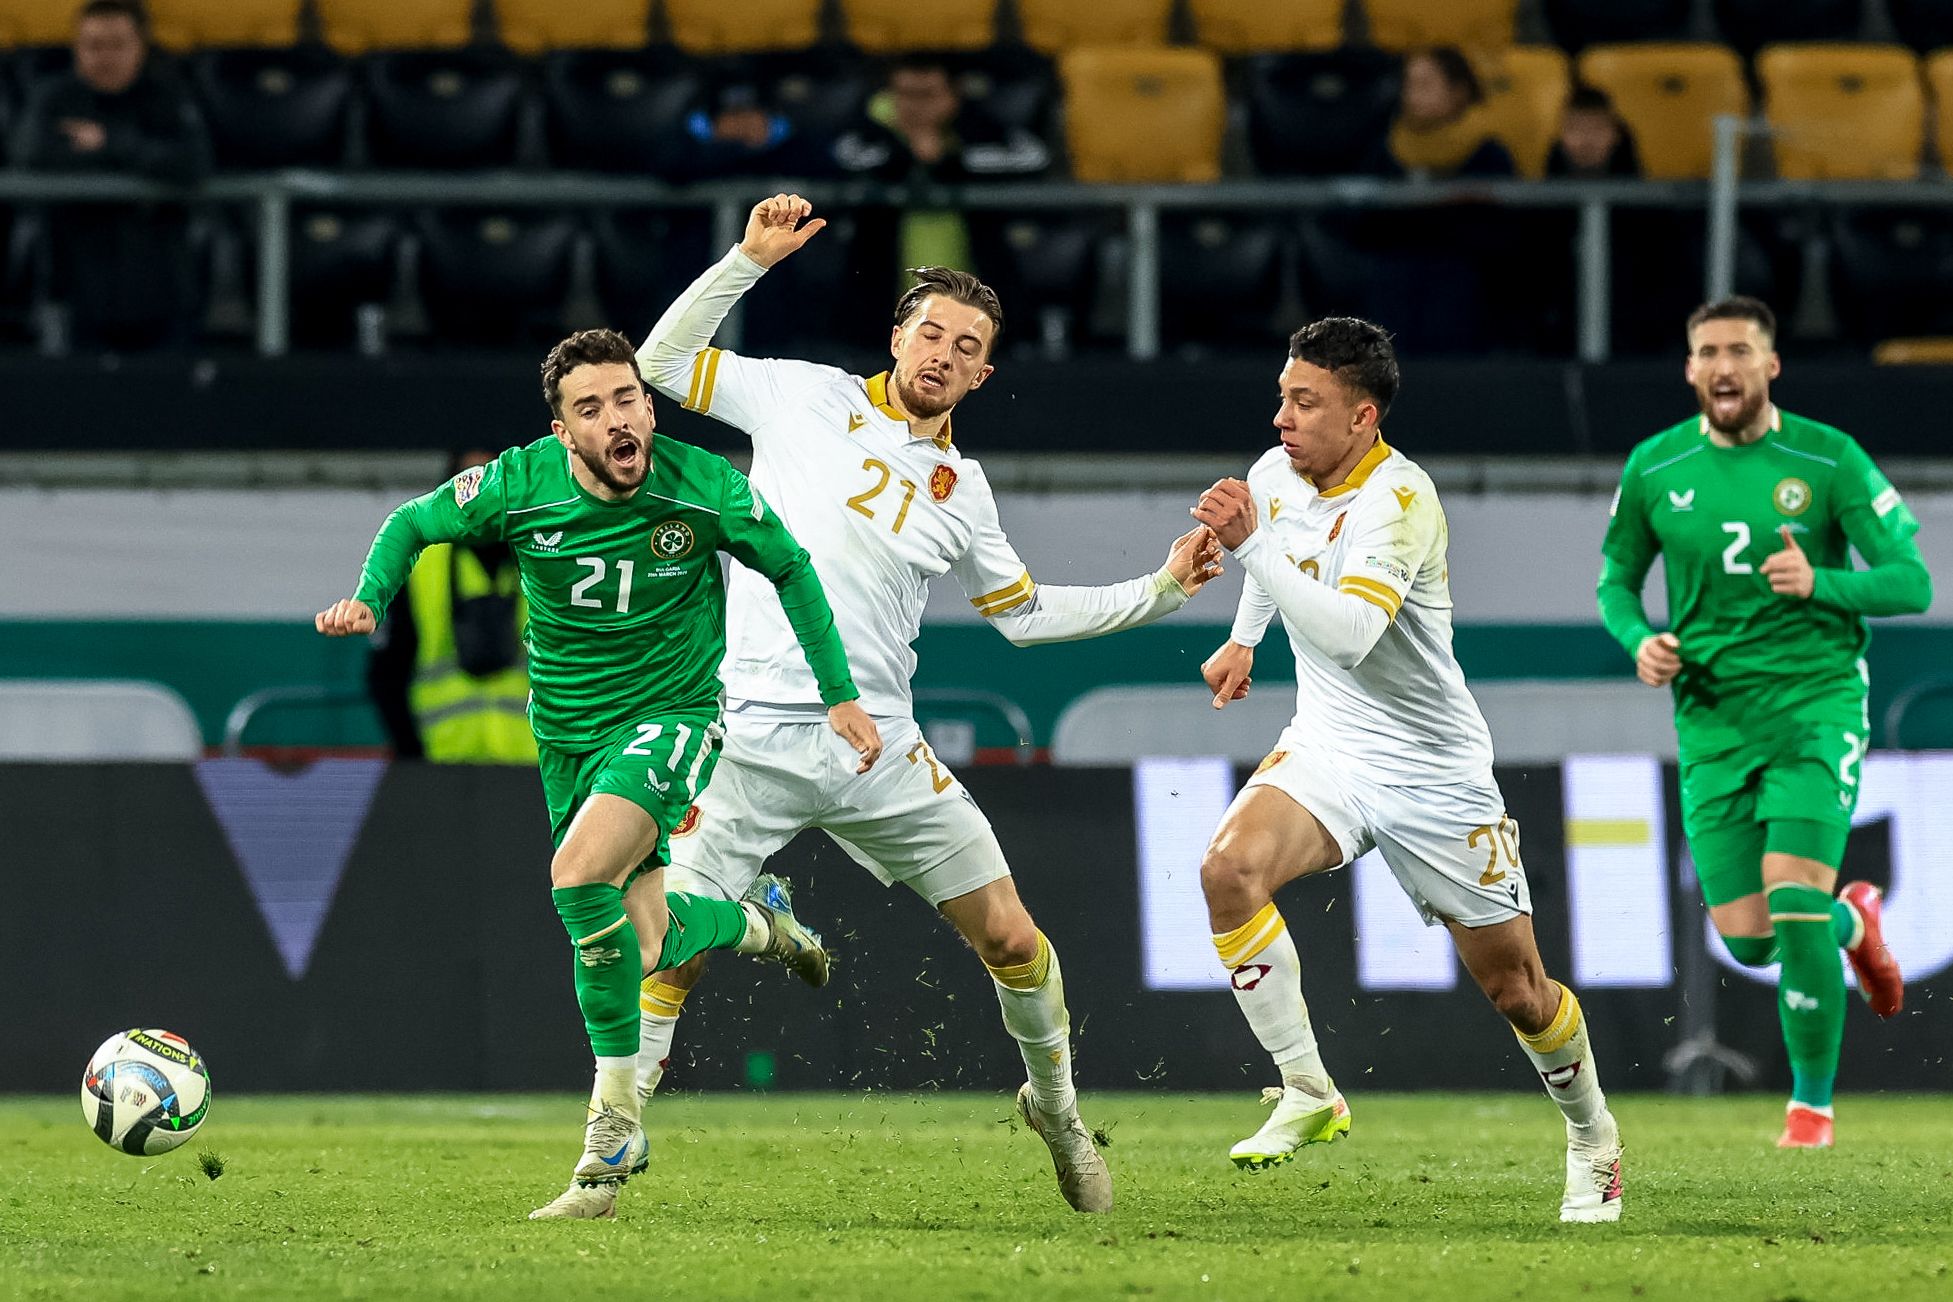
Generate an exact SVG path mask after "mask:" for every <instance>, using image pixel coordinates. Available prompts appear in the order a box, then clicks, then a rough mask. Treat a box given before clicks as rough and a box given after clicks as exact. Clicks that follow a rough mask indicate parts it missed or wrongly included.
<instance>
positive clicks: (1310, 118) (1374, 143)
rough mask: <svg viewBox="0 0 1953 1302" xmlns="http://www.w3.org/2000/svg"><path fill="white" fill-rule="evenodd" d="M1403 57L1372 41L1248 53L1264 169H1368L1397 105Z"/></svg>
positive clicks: (1251, 136)
mask: <svg viewBox="0 0 1953 1302" xmlns="http://www.w3.org/2000/svg"><path fill="white" fill-rule="evenodd" d="M1399 80H1400V69H1399V66H1398V63H1397V60H1395V59H1393V58H1391V57H1390V56H1388V55H1386V54H1382V53H1380V52H1378V51H1376V50H1373V49H1370V48H1368V47H1365V46H1349V47H1346V48H1344V49H1340V50H1330V51H1325V52H1324V53H1321V54H1264V55H1257V56H1255V57H1253V58H1250V59H1247V60H1244V61H1243V62H1242V65H1241V83H1242V85H1243V87H1244V98H1245V100H1246V104H1247V113H1248V149H1249V152H1250V154H1251V155H1252V156H1253V158H1254V163H1255V170H1256V171H1258V172H1260V173H1261V174H1262V175H1264V176H1337V175H1344V174H1350V173H1356V172H1360V171H1362V170H1363V168H1364V166H1365V164H1366V163H1367V162H1368V160H1369V159H1370V158H1372V157H1373V156H1374V155H1375V154H1376V153H1377V151H1378V150H1380V149H1381V148H1382V147H1383V142H1384V139H1385V137H1386V136H1388V135H1389V132H1390V122H1391V118H1392V116H1393V115H1394V114H1395V113H1396V111H1397V86H1398V82H1399Z"/></svg>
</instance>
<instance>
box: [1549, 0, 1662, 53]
mask: <svg viewBox="0 0 1953 1302" xmlns="http://www.w3.org/2000/svg"><path fill="white" fill-rule="evenodd" d="M1694 9H1695V0H1546V24H1547V26H1548V27H1550V28H1551V29H1552V31H1553V39H1554V40H1555V41H1557V42H1558V43H1559V44H1560V45H1562V46H1564V47H1565V48H1567V49H1569V50H1584V49H1586V48H1587V47H1588V46H1589V45H1600V44H1603V43H1605V42H1608V41H1679V40H1681V39H1683V38H1684V37H1686V36H1687V35H1688V29H1689V17H1690V15H1691V13H1692V12H1693V10H1694Z"/></svg>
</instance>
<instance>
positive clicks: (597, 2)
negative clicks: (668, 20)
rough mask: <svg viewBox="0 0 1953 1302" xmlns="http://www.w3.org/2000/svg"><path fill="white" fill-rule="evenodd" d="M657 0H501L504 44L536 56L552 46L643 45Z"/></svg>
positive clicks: (499, 27)
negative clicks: (569, 1) (573, 0)
mask: <svg viewBox="0 0 1953 1302" xmlns="http://www.w3.org/2000/svg"><path fill="white" fill-rule="evenodd" d="M650 29H651V0H576V3H574V4H564V3H563V0H495V32H496V34H497V35H498V36H500V37H501V38H502V44H504V45H506V46H508V47H509V48H510V49H511V50H514V51H515V52H516V53H517V54H520V55H524V56H527V57H530V58H533V57H535V56H536V55H538V54H545V53H548V52H549V51H550V50H636V49H642V48H643V46H644V44H645V41H646V39H647V36H648V34H649V32H650Z"/></svg>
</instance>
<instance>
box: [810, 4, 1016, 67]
mask: <svg viewBox="0 0 1953 1302" xmlns="http://www.w3.org/2000/svg"><path fill="white" fill-rule="evenodd" d="M841 21H842V23H843V24H844V25H845V26H846V28H847V33H848V39H849V40H850V41H852V42H854V44H855V46H856V47H857V48H859V49H863V50H866V51H868V53H870V54H901V53H904V52H905V51H909V50H981V49H984V48H985V47H987V46H989V45H990V44H992V43H993V42H994V41H995V40H996V39H997V0H961V2H960V3H958V4H954V5H919V4H916V3H915V0H841Z"/></svg>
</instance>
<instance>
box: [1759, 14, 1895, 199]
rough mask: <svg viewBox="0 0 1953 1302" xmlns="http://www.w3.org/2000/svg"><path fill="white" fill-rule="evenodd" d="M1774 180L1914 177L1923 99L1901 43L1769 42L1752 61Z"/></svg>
mask: <svg viewBox="0 0 1953 1302" xmlns="http://www.w3.org/2000/svg"><path fill="white" fill-rule="evenodd" d="M1756 72H1757V80H1758V81H1759V82H1761V83H1762V86H1763V112H1764V115H1765V116H1766V117H1767V118H1768V119H1769V121H1770V126H1771V128H1772V131H1773V135H1772V137H1771V144H1772V146H1773V147H1774V149H1775V151H1776V156H1777V173H1778V175H1780V176H1782V177H1784V178H1786V179H1789V180H1798V181H1815V180H1909V179H1911V178H1913V177H1916V176H1918V175H1919V154H1920V149H1921V146H1922V145H1923V144H1924V143H1925V133H1926V102H1925V95H1924V94H1923V92H1922V91H1921V90H1920V86H1919V62H1918V60H1917V59H1916V58H1914V57H1913V53H1912V51H1911V50H1908V49H1906V48H1905V47H1904V46H1902V45H1848V44H1837V45H1831V44H1809V45H1772V46H1769V47H1767V48H1766V49H1764V50H1763V51H1762V53H1760V54H1758V55H1757V57H1756Z"/></svg>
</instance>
